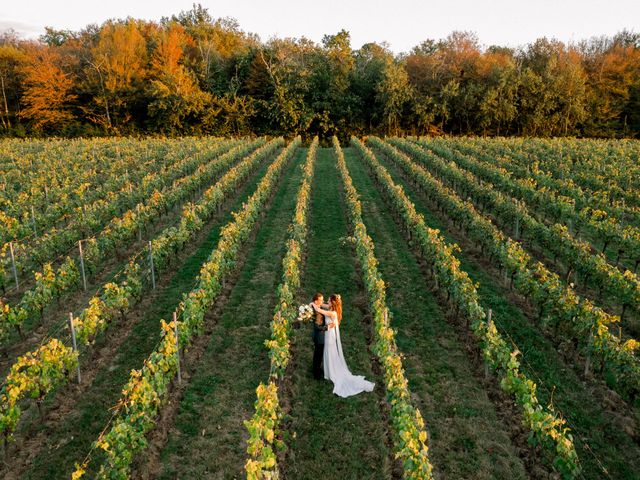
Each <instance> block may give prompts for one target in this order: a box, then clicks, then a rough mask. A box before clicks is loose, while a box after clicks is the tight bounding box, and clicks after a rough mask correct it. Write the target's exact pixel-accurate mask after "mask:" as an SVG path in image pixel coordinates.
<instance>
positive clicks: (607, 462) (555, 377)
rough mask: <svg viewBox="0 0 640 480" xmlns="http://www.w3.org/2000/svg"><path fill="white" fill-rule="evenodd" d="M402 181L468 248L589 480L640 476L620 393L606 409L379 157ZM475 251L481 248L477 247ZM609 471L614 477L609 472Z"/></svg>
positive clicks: (476, 275) (504, 328)
mask: <svg viewBox="0 0 640 480" xmlns="http://www.w3.org/2000/svg"><path fill="white" fill-rule="evenodd" d="M377 158H378V159H379V160H380V162H381V163H382V164H383V165H384V166H385V167H386V168H387V169H388V170H389V173H390V174H391V176H392V177H393V178H394V180H395V181H396V182H397V183H400V184H402V185H404V188H405V191H406V193H407V195H408V196H409V198H410V199H411V200H412V201H413V202H414V203H415V206H416V209H417V210H418V212H420V213H422V214H423V215H424V216H425V221H426V222H427V224H428V225H429V226H430V227H432V228H438V229H440V231H441V233H442V235H443V236H444V237H445V238H446V239H447V240H448V241H450V242H457V243H459V244H460V246H461V247H463V251H462V253H459V254H457V257H458V258H459V259H460V261H461V264H462V268H463V269H464V270H465V271H466V272H467V273H468V274H469V276H470V277H471V278H472V280H473V281H474V282H479V283H480V286H479V289H478V292H479V294H480V298H481V301H482V303H483V304H484V305H485V306H487V307H489V308H492V309H493V312H494V314H495V315H494V319H495V321H496V325H497V326H498V328H499V329H500V331H501V332H503V334H506V335H508V336H510V337H511V338H512V339H513V341H514V342H515V344H516V345H517V346H518V348H519V350H520V351H521V352H522V355H521V358H522V359H523V362H522V363H523V365H522V369H523V372H525V373H526V374H527V375H529V376H530V377H531V378H532V379H533V380H534V381H535V382H536V383H537V384H538V398H539V399H540V403H541V404H549V403H552V404H553V405H554V406H555V407H556V408H557V409H558V410H559V411H560V412H562V414H563V415H564V416H565V418H567V420H568V422H569V425H570V427H571V429H572V430H573V433H574V440H576V441H575V443H576V450H577V451H578V455H579V457H580V461H581V463H582V466H583V470H584V472H583V474H584V477H585V478H589V479H592V478H593V479H600V478H615V479H629V480H631V479H635V480H637V479H639V478H640V463H639V462H638V458H640V446H639V445H638V443H637V441H634V439H633V437H632V435H633V424H634V422H633V421H632V420H631V419H629V418H627V417H626V416H625V415H624V414H623V412H622V410H621V409H620V405H621V403H620V404H617V402H621V401H620V400H619V399H618V400H617V401H616V398H615V394H613V393H611V392H607V393H606V394H607V395H610V397H609V398H606V399H604V401H605V402H606V403H607V404H608V405H609V407H610V409H609V410H606V411H605V410H603V408H602V407H601V400H602V399H601V398H600V396H601V395H600V393H598V392H596V391H594V389H593V387H592V386H590V385H588V384H585V382H584V381H583V380H582V379H581V378H579V377H578V376H577V374H576V372H575V370H574V369H573V368H571V367H570V366H569V365H567V364H566V363H565V361H564V360H563V358H562V355H561V353H560V352H559V351H558V350H557V349H556V347H555V346H554V345H553V343H552V342H551V341H549V339H547V338H546V337H545V336H544V335H543V334H542V333H541V331H540V330H539V328H538V327H537V326H536V325H534V323H533V322H532V321H531V320H530V319H529V318H528V317H527V316H526V315H525V312H524V311H523V308H521V305H519V304H518V303H517V302H516V301H515V300H514V296H513V294H512V293H511V292H509V290H508V288H506V287H504V285H503V284H502V283H501V282H500V281H499V280H498V275H497V273H496V272H495V271H493V272H492V271H491V268H492V267H491V266H490V265H487V264H486V263H483V261H484V262H486V259H484V258H482V256H481V255H479V254H478V253H477V252H474V251H472V249H471V248H469V245H468V244H467V245H465V241H464V236H462V235H459V234H452V231H450V229H449V225H447V224H446V223H443V221H442V218H440V217H437V216H435V215H434V214H433V213H432V212H431V210H430V209H429V208H428V203H427V201H426V200H425V197H424V196H423V195H421V194H419V193H418V192H417V189H416V188H414V187H413V186H411V185H410V184H409V183H408V182H407V181H406V176H404V174H402V173H400V169H399V168H397V167H395V166H394V164H393V162H390V161H388V160H387V159H386V158H385V157H384V156H383V155H377ZM473 250H475V249H473ZM603 469H606V471H607V472H608V475H609V476H607V474H605V473H603Z"/></svg>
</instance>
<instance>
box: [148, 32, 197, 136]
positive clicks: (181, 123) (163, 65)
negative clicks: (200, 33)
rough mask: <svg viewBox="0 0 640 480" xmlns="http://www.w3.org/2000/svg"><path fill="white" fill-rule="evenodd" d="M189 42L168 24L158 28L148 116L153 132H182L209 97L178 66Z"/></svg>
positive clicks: (190, 73)
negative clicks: (188, 120)
mask: <svg viewBox="0 0 640 480" xmlns="http://www.w3.org/2000/svg"><path fill="white" fill-rule="evenodd" d="M191 42H192V39H191V37H189V36H188V35H187V34H186V33H185V31H184V29H183V28H182V26H180V25H179V24H177V23H171V24H169V25H168V27H167V28H164V29H161V30H160V31H159V32H158V34H157V38H156V43H157V46H156V49H155V51H154V52H153V55H152V59H151V69H150V72H149V78H150V83H149V87H148V88H147V93H148V95H149V100H150V101H149V117H150V122H151V124H152V125H153V128H154V129H155V130H158V131H161V132H164V133H179V132H185V131H186V129H187V125H185V122H186V120H187V119H188V118H189V117H190V116H198V115H202V113H203V112H204V110H205V108H206V105H207V103H209V102H210V96H209V95H207V94H205V93H204V92H202V91H201V90H200V88H199V87H198V83H197V81H196V79H195V76H194V75H193V73H192V72H191V71H189V70H188V69H187V68H186V67H185V66H184V65H182V64H181V60H182V58H183V52H184V49H185V48H186V47H187V46H188V45H189V44H190V43H191Z"/></svg>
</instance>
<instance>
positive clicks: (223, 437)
mask: <svg viewBox="0 0 640 480" xmlns="http://www.w3.org/2000/svg"><path fill="white" fill-rule="evenodd" d="M305 154H306V149H298V151H297V155H296V159H295V163H291V164H290V166H289V167H287V169H286V170H285V172H284V174H283V183H282V185H281V187H280V188H279V189H278V191H277V193H276V195H275V197H274V200H273V203H272V204H271V207H270V208H269V210H268V211H267V213H266V217H265V219H264V221H263V223H262V224H261V226H260V229H259V231H258V233H257V237H256V239H255V242H254V243H253V245H252V246H251V247H250V249H249V253H248V256H247V259H246V262H245V264H244V265H243V267H242V269H241V272H240V277H239V278H238V281H237V282H236V284H235V286H234V287H233V289H232V291H231V295H230V298H229V300H228V302H227V303H226V304H225V306H224V308H223V311H222V315H221V316H220V318H219V319H215V322H216V323H215V325H214V326H213V328H212V334H211V340H210V343H209V345H208V346H207V349H206V351H205V353H204V354H203V355H202V357H201V358H200V361H199V362H198V365H193V366H191V367H190V368H191V369H192V370H195V372H194V374H193V376H192V378H191V380H190V383H189V386H188V387H187V388H186V391H185V393H184V396H183V398H182V401H181V403H180V406H179V407H178V412H177V416H176V420H175V425H174V427H173V428H172V429H171V431H170V435H169V438H168V441H167V444H166V445H165V447H164V449H163V450H162V452H161V459H160V461H161V462H162V465H161V468H160V470H161V472H160V475H159V478H167V479H168V478H207V477H209V478H210V477H211V476H213V477H215V478H241V477H243V476H244V462H245V461H246V458H247V454H246V439H247V437H248V435H247V434H246V430H245V428H244V425H243V421H244V420H246V419H248V418H250V417H251V415H252V414H253V410H254V407H253V405H254V402H255V400H256V394H255V389H256V387H257V386H258V384H259V383H260V382H261V381H265V382H266V381H267V380H268V376H269V367H270V364H269V357H268V353H267V348H266V347H265V345H264V341H265V340H266V339H268V338H269V336H270V322H271V319H272V315H273V310H274V308H275V302H276V293H277V292H276V289H277V286H278V284H279V282H280V279H281V276H282V257H283V256H284V253H285V242H286V239H287V237H288V226H289V224H290V222H291V218H292V217H293V212H294V208H295V202H296V195H297V192H298V189H299V187H300V182H301V180H302V170H301V168H300V166H301V165H302V163H303V161H304V158H305ZM294 165H295V167H294Z"/></svg>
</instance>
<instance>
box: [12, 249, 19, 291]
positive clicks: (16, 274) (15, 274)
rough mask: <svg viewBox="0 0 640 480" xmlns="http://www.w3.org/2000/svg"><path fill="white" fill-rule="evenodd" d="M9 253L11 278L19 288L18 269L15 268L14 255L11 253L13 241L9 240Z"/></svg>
mask: <svg viewBox="0 0 640 480" xmlns="http://www.w3.org/2000/svg"><path fill="white" fill-rule="evenodd" d="M9 253H10V254H11V267H12V269H13V279H14V280H15V282H16V288H20V283H19V282H18V269H17V268H16V256H15V254H14V253H13V242H9Z"/></svg>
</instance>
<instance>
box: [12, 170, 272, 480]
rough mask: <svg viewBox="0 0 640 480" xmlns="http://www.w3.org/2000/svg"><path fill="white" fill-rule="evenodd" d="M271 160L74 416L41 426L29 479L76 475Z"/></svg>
mask: <svg viewBox="0 0 640 480" xmlns="http://www.w3.org/2000/svg"><path fill="white" fill-rule="evenodd" d="M268 163H269V162H264V163H263V164H262V165H261V166H260V168H258V171H257V173H256V174H254V175H253V176H252V177H250V181H249V182H246V183H245V184H244V186H242V187H241V188H239V194H238V195H237V198H236V199H235V201H233V202H231V204H230V205H228V206H227V208H225V210H224V214H223V215H222V216H221V218H220V219H219V220H218V221H217V222H215V224H214V226H213V227H212V228H211V229H210V231H209V233H208V234H207V236H206V238H205V240H204V241H203V242H202V243H200V244H199V245H193V246H192V247H190V248H193V250H194V253H193V255H191V256H190V257H188V258H187V260H186V261H185V262H183V263H182V264H181V265H175V266H174V267H172V268H173V270H172V271H173V272H175V273H174V275H173V276H172V278H171V280H170V281H169V283H168V285H167V286H166V287H165V288H164V289H162V290H159V291H157V292H155V294H154V301H153V302H152V304H151V305H150V307H149V308H148V310H146V311H145V312H144V313H143V314H142V318H141V319H139V320H138V321H137V322H136V324H135V325H134V326H133V329H132V330H131V332H130V334H129V336H128V337H127V339H126V340H125V341H124V342H123V343H122V345H121V346H120V348H119V350H118V352H117V354H116V356H115V357H114V358H113V360H112V361H111V362H109V363H108V364H106V365H104V366H103V367H102V368H101V369H100V371H99V372H98V373H97V375H96V377H95V378H94V380H93V382H92V384H91V385H90V386H89V387H88V389H87V390H86V391H85V392H84V393H83V394H82V396H81V398H80V399H79V400H78V402H77V404H76V406H75V408H74V410H73V412H72V413H71V414H70V415H69V416H67V417H66V418H64V419H61V420H60V421H59V422H58V423H57V424H56V425H55V427H54V428H49V427H47V426H46V425H39V426H38V427H37V428H38V429H39V430H43V431H44V432H45V433H46V435H47V439H46V442H45V444H44V446H43V448H42V449H41V451H39V452H38V453H37V455H36V456H35V458H33V460H32V461H31V462H30V463H31V465H30V468H29V469H28V470H27V471H26V472H25V473H24V475H23V478H25V479H38V480H39V479H43V478H48V479H54V478H60V479H66V478H68V476H69V472H71V471H72V469H73V465H74V462H76V461H81V460H82V457H83V456H84V455H85V454H86V452H88V450H89V448H90V446H91V443H92V442H93V441H94V440H95V439H96V438H97V437H98V434H99V433H100V431H101V430H102V428H104V426H105V425H106V424H107V422H108V420H109V418H110V416H111V412H110V410H109V409H110V408H111V407H112V406H114V405H115V404H116V402H117V401H118V399H119V398H120V396H121V389H122V387H123V385H124V384H125V383H126V382H127V381H128V379H129V373H130V371H131V369H133V368H140V367H141V366H142V362H143V360H144V359H145V358H146V357H147V356H148V355H149V353H150V352H151V351H152V349H153V348H154V346H155V345H156V343H157V342H158V340H159V334H160V319H161V318H165V319H168V318H170V317H171V314H172V312H173V310H174V309H175V307H176V306H177V305H178V303H179V301H180V300H181V298H182V294H183V293H185V292H188V291H189V290H191V288H192V287H193V286H194V285H195V279H196V276H197V274H198V272H199V271H200V267H201V265H202V263H203V262H204V261H205V260H206V259H207V257H208V256H209V254H210V253H211V251H212V249H213V248H215V246H216V244H217V242H218V236H219V231H220V228H221V227H222V226H223V225H224V224H226V223H227V222H228V221H229V220H231V218H232V217H231V211H233V210H236V209H238V208H240V207H241V205H242V202H243V201H244V200H246V198H247V197H248V196H249V195H250V194H251V193H252V192H253V191H254V190H255V188H256V185H257V183H258V181H259V179H260V178H261V177H262V176H263V175H264V173H265V172H266V169H267V166H268ZM234 197H235V196H234Z"/></svg>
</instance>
